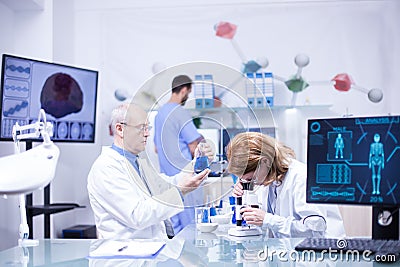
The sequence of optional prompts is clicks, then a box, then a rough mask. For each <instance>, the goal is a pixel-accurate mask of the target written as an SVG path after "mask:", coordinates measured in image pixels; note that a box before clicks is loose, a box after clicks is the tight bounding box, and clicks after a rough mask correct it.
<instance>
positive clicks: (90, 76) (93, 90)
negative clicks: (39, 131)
mask: <svg viewBox="0 0 400 267" xmlns="http://www.w3.org/2000/svg"><path fill="white" fill-rule="evenodd" d="M97 80H98V72H97V71H94V70H89V69H83V68H77V67H72V66H66V65H61V64H55V63H49V62H44V61H38V60H34V59H28V58H22V57H18V56H13V55H5V54H4V55H3V60H2V76H1V88H0V90H1V102H0V109H1V125H0V140H1V141H11V140H12V128H13V126H14V125H15V123H17V122H18V124H19V125H27V124H32V123H34V122H35V121H37V119H38V114H39V110H40V109H43V110H44V111H45V112H46V116H47V121H49V122H52V124H53V136H52V138H51V139H52V140H53V141H56V142H57V141H59V142H87V143H93V142H94V139H95V120H96V98H97Z"/></svg>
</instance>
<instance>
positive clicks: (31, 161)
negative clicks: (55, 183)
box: [0, 142, 60, 195]
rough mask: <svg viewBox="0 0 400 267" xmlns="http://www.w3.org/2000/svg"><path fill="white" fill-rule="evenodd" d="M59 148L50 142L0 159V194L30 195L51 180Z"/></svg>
mask: <svg viewBox="0 0 400 267" xmlns="http://www.w3.org/2000/svg"><path fill="white" fill-rule="evenodd" d="M59 155H60V150H59V148H58V147H57V146H56V145H54V144H53V143H52V142H51V143H47V144H41V145H38V146H36V147H34V148H32V149H30V150H28V151H25V152H22V153H19V154H14V155H10V156H6V157H3V158H0V194H6V195H14V194H25V193H30V192H32V191H34V190H36V189H39V188H41V187H44V186H46V185H47V184H48V183H50V181H51V180H53V178H54V175H55V171H56V166H57V161H58V157H59Z"/></svg>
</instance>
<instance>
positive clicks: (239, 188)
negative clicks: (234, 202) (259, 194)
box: [232, 181, 243, 197]
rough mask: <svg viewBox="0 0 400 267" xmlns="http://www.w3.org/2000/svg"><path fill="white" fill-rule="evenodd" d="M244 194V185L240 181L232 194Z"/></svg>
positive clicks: (238, 195)
mask: <svg viewBox="0 0 400 267" xmlns="http://www.w3.org/2000/svg"><path fill="white" fill-rule="evenodd" d="M242 195H243V185H242V184H241V183H240V181H238V182H237V183H236V184H235V186H234V187H233V190H232V196H234V197H241V196H242Z"/></svg>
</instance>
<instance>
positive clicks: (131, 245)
mask: <svg viewBox="0 0 400 267" xmlns="http://www.w3.org/2000/svg"><path fill="white" fill-rule="evenodd" d="M164 246H165V242H164V241H147V240H146V241H143V240H140V241H138V240H130V241H116V240H105V241H104V242H102V243H101V244H100V245H99V246H98V247H97V248H95V249H94V250H92V251H90V252H89V258H103V259H104V258H135V259H138V258H154V257H155V256H157V255H158V253H159V252H160V251H161V250H162V249H163V248H164Z"/></svg>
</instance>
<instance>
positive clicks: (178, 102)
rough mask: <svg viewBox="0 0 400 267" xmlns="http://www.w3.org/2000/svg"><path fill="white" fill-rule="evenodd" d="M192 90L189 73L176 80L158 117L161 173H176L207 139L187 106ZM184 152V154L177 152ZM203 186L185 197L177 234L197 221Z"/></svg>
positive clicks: (175, 223)
mask: <svg viewBox="0 0 400 267" xmlns="http://www.w3.org/2000/svg"><path fill="white" fill-rule="evenodd" d="M191 91H192V80H191V79H190V78H189V77H188V76H186V75H179V76H176V77H175V78H174V79H173V81H172V94H171V98H170V99H169V101H168V102H167V103H166V104H164V105H163V106H162V107H161V108H160V109H159V110H158V114H157V116H156V117H155V123H154V127H155V128H154V129H155V130H154V144H155V149H156V153H157V154H158V159H159V163H160V172H162V173H165V174H166V175H169V176H172V175H175V174H177V173H179V172H180V171H181V170H182V169H183V168H184V167H185V166H186V165H187V164H188V163H189V162H190V161H191V160H192V159H193V155H194V151H195V149H196V146H197V145H198V143H199V142H200V141H201V140H202V139H203V137H202V135H201V134H200V133H199V132H198V131H197V129H196V127H195V125H194V123H193V120H192V116H191V115H190V113H189V112H188V111H187V110H186V109H184V108H183V106H184V105H185V103H186V100H187V99H188V98H189V94H190V92H191ZM177 151H180V153H177ZM202 203H204V201H203V192H202V189H201V188H198V189H196V190H194V191H193V192H191V193H189V194H187V195H186V196H185V201H184V204H185V206H186V207H185V210H184V211H182V212H181V213H179V214H177V215H175V216H174V217H172V218H171V221H172V223H173V226H174V231H175V234H177V233H178V232H179V231H180V230H182V229H183V228H184V227H185V226H186V225H188V224H189V223H191V222H194V208H193V207H194V206H196V205H202Z"/></svg>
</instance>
